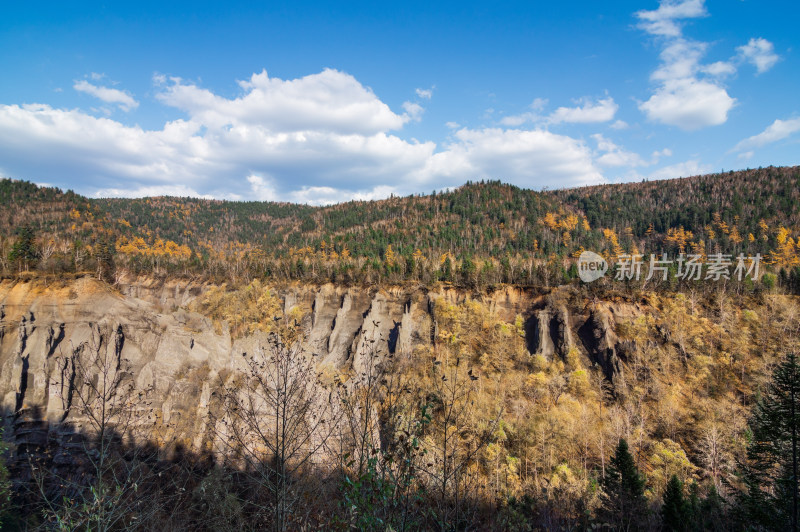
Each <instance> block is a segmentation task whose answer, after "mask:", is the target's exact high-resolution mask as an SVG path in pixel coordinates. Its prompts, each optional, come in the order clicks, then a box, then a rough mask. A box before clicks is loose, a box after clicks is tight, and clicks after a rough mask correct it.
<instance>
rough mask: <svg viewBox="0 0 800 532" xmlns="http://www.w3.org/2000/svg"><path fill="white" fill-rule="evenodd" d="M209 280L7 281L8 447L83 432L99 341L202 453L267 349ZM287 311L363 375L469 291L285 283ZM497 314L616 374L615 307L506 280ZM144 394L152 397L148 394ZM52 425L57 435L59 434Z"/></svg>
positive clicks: (2, 320) (334, 363) (329, 359)
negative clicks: (209, 298)
mask: <svg viewBox="0 0 800 532" xmlns="http://www.w3.org/2000/svg"><path fill="white" fill-rule="evenodd" d="M206 288H207V287H205V286H204V285H202V284H197V283H191V282H179V281H172V282H170V283H158V282H154V281H148V280H144V281H134V282H129V283H124V284H122V285H121V286H120V287H118V288H116V289H112V288H111V287H109V286H108V285H105V284H103V283H100V282H98V281H96V280H94V279H92V278H88V277H87V278H82V279H78V280H75V281H70V282H68V283H65V284H63V285H60V286H52V285H51V286H45V285H44V284H42V283H40V282H37V281H29V282H22V281H4V282H2V283H0V408H2V411H3V413H4V414H5V418H4V422H5V427H6V432H5V435H6V439H7V440H9V441H10V442H11V443H12V445H17V446H25V445H42V444H43V443H44V442H46V441H48V439H52V438H54V437H61V438H62V439H64V442H65V445H66V444H67V442H68V441H69V438H67V437H65V436H64V434H69V433H71V432H72V431H75V430H81V429H86V428H87V427H86V425H87V423H86V419H84V418H82V417H81V415H80V412H79V409H78V408H77V407H76V404H75V398H74V397H73V395H72V394H74V379H75V373H76V364H79V363H81V361H83V360H85V359H86V357H87V356H88V355H90V354H91V353H92V352H95V351H96V350H98V349H102V350H103V352H104V353H107V354H109V355H110V356H112V357H117V359H119V360H120V361H121V367H122V368H123V371H124V372H125V373H126V374H125V375H124V376H123V378H122V381H123V382H125V383H126V384H127V385H128V386H129V387H130V388H131V389H132V390H133V391H134V392H135V393H141V397H142V399H141V405H140V407H141V416H140V418H139V419H138V420H137V422H138V423H140V424H141V425H145V424H146V425H147V427H149V428H148V430H149V431H150V435H151V436H152V438H153V439H154V440H156V441H158V442H161V443H164V442H173V443H175V442H177V443H180V444H181V445H182V446H184V447H187V448H193V449H200V448H202V447H203V446H204V445H206V443H207V438H208V437H209V434H210V432H211V430H210V427H209V425H208V423H209V421H208V418H209V416H208V412H209V405H210V402H211V400H212V399H211V398H212V396H213V394H214V393H215V391H216V390H217V389H218V388H219V386H220V385H221V383H223V382H230V379H231V378H233V377H234V376H235V375H236V374H237V373H241V372H242V371H244V369H245V361H246V359H247V355H248V353H251V354H252V353H253V352H255V351H256V350H257V349H259V348H260V346H262V345H264V341H265V337H264V335H262V334H254V335H250V336H245V337H243V338H237V339H234V338H232V337H231V335H230V332H229V329H228V327H227V326H226V325H225V324H223V326H222V327H221V329H220V328H217V329H216V330H215V326H214V324H213V323H212V322H211V320H210V319H209V318H207V317H205V316H202V315H200V314H198V313H196V312H191V311H189V310H187V306H188V305H189V303H190V302H191V301H192V300H193V299H194V298H196V297H198V296H200V295H201V294H202V293H203V292H204V290H205V289H206ZM278 292H279V293H280V294H281V297H282V298H283V300H284V307H285V310H286V311H287V313H288V312H289V311H290V310H292V308H293V307H300V309H301V310H302V311H303V312H302V313H301V315H304V316H306V317H305V318H304V319H303V322H302V324H301V327H302V329H303V349H304V350H305V351H306V352H307V353H309V354H312V355H315V356H316V360H319V364H325V365H328V366H330V367H331V368H334V369H336V370H354V371H356V372H357V371H360V370H361V369H362V368H363V366H364V364H365V360H366V358H365V357H366V355H367V354H370V353H373V352H374V354H377V356H378V357H379V359H380V358H383V357H385V356H387V355H390V354H392V353H405V354H408V355H409V356H411V355H412V354H413V352H414V350H415V349H416V348H418V347H425V346H429V345H430V344H431V342H432V339H433V338H434V337H435V330H436V323H435V319H434V316H433V313H434V309H435V307H436V305H437V302H438V303H439V304H442V303H449V304H458V303H462V302H464V301H465V300H466V299H467V298H468V297H470V294H468V293H465V292H463V291H460V290H455V289H451V288H445V289H441V290H438V291H433V292H430V291H426V290H423V289H407V288H388V289H383V290H374V289H373V290H369V289H364V288H353V287H342V286H334V285H324V286H297V285H295V286H289V287H284V288H281V289H279V290H278ZM479 298H480V299H482V301H483V303H484V304H485V305H487V307H488V308H489V309H490V310H491V311H492V312H494V313H496V315H497V316H499V317H500V318H501V319H503V320H506V321H508V322H513V321H514V320H515V319H516V318H517V316H520V319H522V320H524V323H525V330H526V334H527V336H528V338H527V343H528V347H529V350H530V351H531V354H532V355H533V354H540V355H543V356H545V357H546V358H548V359H550V358H552V357H564V356H566V354H567V353H568V352H569V350H570V349H578V350H579V351H580V352H581V353H582V354H583V355H584V356H585V358H586V360H587V361H588V362H587V363H589V364H593V363H596V364H599V365H601V366H602V368H603V371H604V372H605V374H606V375H607V376H608V377H609V378H612V377H613V374H614V372H618V371H620V365H619V356H618V352H617V351H618V347H617V343H616V342H617V340H616V337H615V336H614V333H613V329H614V323H613V317H611V315H610V314H609V312H608V310H603V309H599V310H598V309H595V310H591V309H583V308H573V307H570V306H569V305H567V304H564V303H558V304H556V303H553V302H552V300H551V299H546V298H543V297H542V296H541V295H540V294H537V293H535V291H532V290H523V289H518V288H513V287H509V288H504V289H502V290H498V291H495V292H494V293H491V294H488V295H483V296H479ZM145 398H146V399H145ZM53 431H61V432H58V433H55V432H53Z"/></svg>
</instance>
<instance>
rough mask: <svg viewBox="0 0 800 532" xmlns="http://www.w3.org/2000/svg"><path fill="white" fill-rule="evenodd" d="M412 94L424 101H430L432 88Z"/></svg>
mask: <svg viewBox="0 0 800 532" xmlns="http://www.w3.org/2000/svg"><path fill="white" fill-rule="evenodd" d="M414 92H416V93H417V96H419V97H420V98H422V99H424V100H430V99H431V98H432V97H433V87H431V88H430V89H416V90H415V91H414Z"/></svg>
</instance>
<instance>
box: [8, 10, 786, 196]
mask: <svg viewBox="0 0 800 532" xmlns="http://www.w3.org/2000/svg"><path fill="white" fill-rule="evenodd" d="M798 20H800V6H798V5H797V3H796V2H789V1H778V2H770V1H761V2H756V1H754V0H744V1H739V0H735V1H734V0H724V1H723V0H720V1H712V0H709V1H703V0H670V1H667V0H662V1H661V2H658V1H650V0H642V1H640V2H627V1H624V2H573V3H563V4H558V3H551V2H547V3H544V2H519V3H508V2H494V3H470V2H457V3H446V2H419V3H415V2H404V3H402V4H398V5H396V6H394V7H393V6H391V5H389V4H385V3H379V2H363V3H362V2H348V3H341V4H340V5H337V4H334V3H331V4H330V5H328V4H324V3H313V2H291V3H288V2H287V3H277V2H270V3H265V4H264V5H256V4H255V3H244V4H241V5H237V4H235V3H232V2H228V3H222V2H214V3H204V2H191V3H178V2H173V3H163V4H162V3H155V2H126V3H119V4H117V3H99V2H98V3H92V2H84V3H78V5H70V3H66V2H59V3H52V4H50V3H47V2H43V3H39V4H35V5H34V4H30V5H27V4H25V3H22V2H14V3H9V2H7V3H4V4H3V5H2V6H0V50H2V52H0V69H2V72H3V73H4V76H3V81H2V82H0V175H3V176H8V177H14V178H20V179H27V180H31V181H34V182H37V183H46V184H50V185H56V186H59V187H62V188H71V189H73V190H75V191H77V192H80V193H83V194H87V195H89V196H143V195H160V194H170V195H184V196H185V195H192V196H207V197H215V198H228V199H246V200H249V199H260V200H282V201H296V202H306V203H329V202H335V201H343V200H348V199H352V198H361V199H370V198H379V197H386V196H388V195H389V194H400V195H405V194H410V193H418V192H430V191H431V190H434V189H437V190H438V189H442V188H445V187H453V186H458V185H460V184H463V183H464V182H465V181H467V180H478V179H484V178H489V179H500V180H502V181H505V182H510V183H514V184H516V185H519V186H524V187H529V188H537V189H538V188H544V187H547V188H561V187H569V186H580V185H585V184H593V183H603V182H620V181H633V180H641V179H657V178H666V177H678V176H687V175H695V174H699V173H707V172H712V171H719V170H722V169H724V170H729V169H739V168H747V167H758V166H767V165H770V164H773V165H794V164H800V97H798V94H800V92H798V87H799V85H800V84H799V83H798V82H800V60H798V52H797V49H796V48H797V44H798V43H797V41H798V37H797V30H796V25H797V22H798Z"/></svg>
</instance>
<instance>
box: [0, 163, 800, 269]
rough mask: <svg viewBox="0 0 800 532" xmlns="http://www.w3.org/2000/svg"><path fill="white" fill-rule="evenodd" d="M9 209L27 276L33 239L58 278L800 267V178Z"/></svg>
mask: <svg viewBox="0 0 800 532" xmlns="http://www.w3.org/2000/svg"><path fill="white" fill-rule="evenodd" d="M0 204H2V206H3V213H4V215H3V216H0V233H2V238H3V240H2V244H3V253H2V256H3V257H2V258H3V264H2V266H3V269H4V270H6V271H11V270H14V268H18V267H19V264H15V261H14V260H10V261H9V260H8V259H9V254H10V253H11V251H12V247H13V246H14V245H15V242H18V241H19V231H20V229H21V228H30V229H31V231H29V232H28V234H27V238H28V239H29V240H31V242H30V244H31V246H32V247H33V248H34V249H33V250H32V251H31V256H30V257H28V258H29V259H31V260H28V261H25V263H24V266H25V267H29V265H30V264H31V263H32V262H36V260H34V259H38V262H39V266H40V267H41V268H43V269H53V270H57V269H67V270H69V269H76V270H79V269H81V268H88V267H93V266H91V264H92V261H93V260H94V261H95V262H97V259H98V257H97V256H96V255H97V254H98V253H99V252H100V251H101V250H102V254H103V255H104V257H105V258H104V259H103V260H105V261H106V262H112V260H111V259H114V260H113V262H115V264H116V265H118V266H119V265H121V266H124V267H128V268H134V269H153V268H154V269H157V270H161V269H163V270H166V271H170V270H171V271H184V272H186V271H205V272H208V271H211V272H216V273H224V272H228V273H230V272H231V271H232V272H233V274H234V275H237V274H238V273H241V271H242V270H243V269H244V270H247V271H250V272H252V273H253V274H254V275H259V274H262V273H266V274H267V275H273V276H284V277H288V278H305V277H306V276H308V275H312V276H314V277H315V280H325V279H328V280H353V279H359V278H363V277H364V273H365V272H366V273H367V275H366V280H368V281H375V280H381V279H384V278H388V279H389V280H393V281H398V280H402V279H415V280H419V281H423V282H429V281H431V280H449V281H454V282H457V281H459V279H461V280H464V279H471V280H472V281H474V282H476V283H478V284H479V283H480V282H481V279H483V281H485V282H487V283H492V282H532V281H534V279H533V277H534V275H535V274H536V269H537V268H539V267H541V266H542V264H545V263H551V264H552V263H557V262H559V261H561V265H562V266H563V265H564V260H563V259H567V258H569V257H573V256H576V255H577V254H579V253H580V252H581V251H582V250H584V249H590V250H594V251H598V252H600V253H602V254H604V255H605V256H607V257H613V256H618V255H620V254H622V253H650V252H654V253H663V252H668V253H671V252H675V253H677V252H680V251H685V252H694V253H698V254H707V253H715V252H724V253H730V254H738V253H746V254H750V255H752V254H755V253H761V254H762V256H764V257H768V262H770V263H772V264H773V265H775V268H776V270H779V269H784V270H787V271H789V270H792V269H793V268H796V267H797V266H798V264H800V262H799V259H798V256H800V248H798V245H797V244H798V241H800V216H799V211H800V167H781V168H775V167H769V168H763V169H757V170H744V171H739V172H727V173H722V174H712V175H706V176H698V177H691V178H684V179H673V180H664V181H646V182H641V183H627V184H611V185H601V186H593V187H583V188H576V189H564V190H555V191H542V192H538V191H532V190H526V189H521V188H518V187H515V186H511V185H505V184H502V183H501V182H499V181H490V182H478V183H471V182H468V183H467V184H465V185H464V186H462V187H459V188H458V189H455V190H453V191H449V192H439V193H436V192H434V193H432V194H430V195H414V196H408V197H392V198H389V199H386V200H380V201H369V202H366V201H353V202H348V203H342V204H337V205H332V206H327V207H311V206H306V205H296V204H288V203H274V202H231V201H214V200H202V199H195V198H173V197H156V198H143V199H89V198H85V197H82V196H80V195H77V194H74V193H73V192H71V191H69V192H66V193H62V192H61V191H60V190H58V189H54V188H43V187H37V186H35V185H33V184H31V183H27V182H24V181H12V180H3V181H0ZM108 255H113V257H111V258H109V257H108ZM76 256H77V259H76ZM17 258H19V253H17V254H16V255H14V256H13V257H12V259H17ZM43 259H45V260H43ZM17 262H19V261H17ZM231 264H233V265H235V266H234V267H233V268H232V267H231ZM551 273H552V272H551ZM459 275H460V277H459ZM548 275H549V273H548ZM317 278H318V279H317Z"/></svg>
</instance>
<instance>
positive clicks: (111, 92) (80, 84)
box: [72, 74, 139, 112]
mask: <svg viewBox="0 0 800 532" xmlns="http://www.w3.org/2000/svg"><path fill="white" fill-rule="evenodd" d="M92 79H96V78H94V74H93V76H92ZM72 88H74V89H75V90H76V91H78V92H85V93H86V94H89V95H91V96H94V97H95V98H97V99H99V100H102V101H104V102H106V103H111V104H116V105H117V106H118V107H119V108H120V109H122V110H123V111H126V112H127V111H130V110H132V109H136V108H137V107H139V102H137V101H136V100H134V99H133V96H131V95H130V94H128V93H127V92H123V91H121V90H118V89H109V88H108V87H99V86H97V85H92V84H91V83H89V82H88V81H86V80H85V79H82V80H80V81H76V82H75V85H73V86H72Z"/></svg>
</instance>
